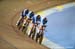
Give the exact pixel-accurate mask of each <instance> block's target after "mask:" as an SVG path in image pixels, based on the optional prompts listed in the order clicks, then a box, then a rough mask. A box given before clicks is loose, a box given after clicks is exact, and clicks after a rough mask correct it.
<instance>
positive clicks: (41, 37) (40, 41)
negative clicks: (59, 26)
mask: <svg viewBox="0 0 75 49" xmlns="http://www.w3.org/2000/svg"><path fill="white" fill-rule="evenodd" d="M42 40H43V33H42V34H41V35H40V38H39V44H41V43H42Z"/></svg>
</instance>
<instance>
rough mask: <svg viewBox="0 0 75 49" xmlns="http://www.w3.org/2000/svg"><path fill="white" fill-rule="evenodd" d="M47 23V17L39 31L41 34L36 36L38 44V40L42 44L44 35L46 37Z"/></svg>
mask: <svg viewBox="0 0 75 49" xmlns="http://www.w3.org/2000/svg"><path fill="white" fill-rule="evenodd" d="M46 23H47V18H46V17H45V18H44V19H43V20H42V26H41V28H40V30H39V33H37V35H36V42H38V40H39V44H41V43H42V40H43V35H44V30H45V27H46Z"/></svg>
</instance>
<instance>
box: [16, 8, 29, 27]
mask: <svg viewBox="0 0 75 49" xmlns="http://www.w3.org/2000/svg"><path fill="white" fill-rule="evenodd" d="M28 13H29V10H28V9H24V10H23V11H22V14H21V17H20V18H19V20H18V22H17V24H16V25H17V26H20V27H21V25H22V24H23V22H24V20H25V19H26V18H27V14H28Z"/></svg>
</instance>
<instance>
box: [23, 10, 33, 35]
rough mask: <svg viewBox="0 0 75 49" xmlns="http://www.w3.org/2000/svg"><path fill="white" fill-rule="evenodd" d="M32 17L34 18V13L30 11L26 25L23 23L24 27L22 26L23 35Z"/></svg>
mask: <svg viewBox="0 0 75 49" xmlns="http://www.w3.org/2000/svg"><path fill="white" fill-rule="evenodd" d="M33 16H34V12H33V11H31V12H30V13H29V16H28V19H27V21H26V23H25V25H24V28H23V30H24V34H25V33H26V31H27V28H28V26H29V23H31V22H32V18H33Z"/></svg>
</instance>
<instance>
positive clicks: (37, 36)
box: [36, 33, 39, 42]
mask: <svg viewBox="0 0 75 49" xmlns="http://www.w3.org/2000/svg"><path fill="white" fill-rule="evenodd" d="M38 38H39V33H37V34H36V42H38Z"/></svg>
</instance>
